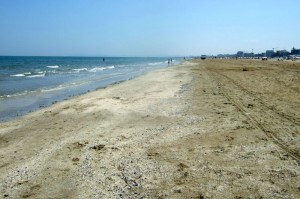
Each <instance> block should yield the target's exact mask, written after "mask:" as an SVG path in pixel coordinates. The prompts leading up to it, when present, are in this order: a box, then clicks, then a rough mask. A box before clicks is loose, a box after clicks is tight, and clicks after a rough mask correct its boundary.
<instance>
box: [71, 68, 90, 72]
mask: <svg viewBox="0 0 300 199" xmlns="http://www.w3.org/2000/svg"><path fill="white" fill-rule="evenodd" d="M72 70H73V71H76V72H80V71H87V70H88V69H87V68H74V69H72Z"/></svg>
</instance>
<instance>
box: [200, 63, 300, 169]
mask: <svg viewBox="0 0 300 199" xmlns="http://www.w3.org/2000/svg"><path fill="white" fill-rule="evenodd" d="M204 68H205V69H206V70H207V72H208V75H209V76H211V78H213V79H214V80H215V81H216V82H217V83H218V86H219V88H220V89H221V91H222V93H223V95H224V96H225V97H226V98H227V99H228V100H229V101H231V103H232V104H234V105H235V106H236V107H237V108H238V109H239V110H240V111H241V112H242V113H243V114H244V115H245V116H246V117H247V118H248V119H249V121H250V122H251V123H252V125H253V126H254V127H256V128H257V129H260V130H262V131H263V132H264V133H265V135H266V136H267V137H268V138H269V140H271V141H272V142H273V143H275V144H276V145H277V146H279V147H280V148H281V149H283V150H284V151H285V152H286V153H287V154H288V155H289V156H291V157H292V158H293V159H294V160H296V161H297V163H298V164H300V149H299V144H298V143H299V140H300V138H299V135H298V134H299V133H298V132H299V131H300V129H299V125H298V122H297V121H295V120H293V119H292V118H290V117H287V116H286V115H284V114H280V113H278V112H276V110H274V109H272V108H271V107H269V106H268V105H266V104H265V103H263V102H262V101H261V99H260V98H259V97H257V96H255V95H254V94H253V93H251V92H250V91H248V90H246V89H245V88H243V87H241V86H240V85H239V84H237V83H236V82H235V81H234V80H231V79H230V78H229V77H227V76H226V75H223V74H220V73H218V72H217V71H212V70H209V69H208V68H206V67H204Z"/></svg>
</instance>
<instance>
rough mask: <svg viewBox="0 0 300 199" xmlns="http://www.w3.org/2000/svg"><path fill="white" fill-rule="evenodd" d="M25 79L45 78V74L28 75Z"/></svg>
mask: <svg viewBox="0 0 300 199" xmlns="http://www.w3.org/2000/svg"><path fill="white" fill-rule="evenodd" d="M26 77H28V78H36V77H45V73H43V74H39V75H29V76H26Z"/></svg>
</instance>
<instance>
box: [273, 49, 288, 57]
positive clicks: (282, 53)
mask: <svg viewBox="0 0 300 199" xmlns="http://www.w3.org/2000/svg"><path fill="white" fill-rule="evenodd" d="M276 54H277V56H278V57H287V56H288V55H289V54H290V52H289V51H287V50H279V51H277V53H276Z"/></svg>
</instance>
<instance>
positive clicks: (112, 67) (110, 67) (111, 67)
mask: <svg viewBox="0 0 300 199" xmlns="http://www.w3.org/2000/svg"><path fill="white" fill-rule="evenodd" d="M107 68H108V69H114V68H115V66H108V67H107Z"/></svg>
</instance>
